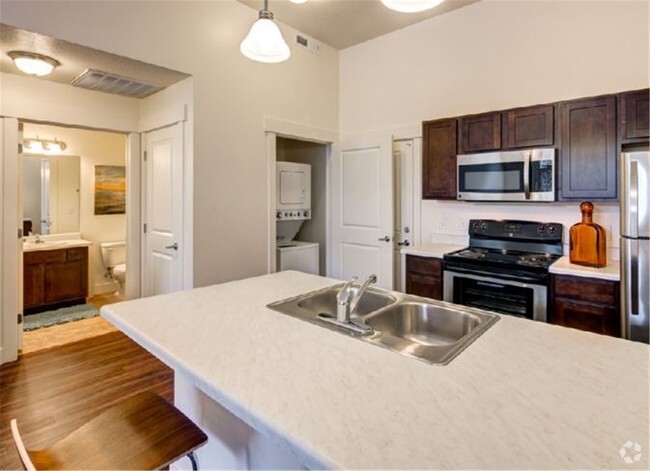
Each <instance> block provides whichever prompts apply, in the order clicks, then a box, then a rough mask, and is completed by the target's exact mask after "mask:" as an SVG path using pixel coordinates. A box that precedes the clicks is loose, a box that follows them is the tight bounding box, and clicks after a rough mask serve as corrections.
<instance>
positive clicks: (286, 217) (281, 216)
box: [275, 209, 311, 221]
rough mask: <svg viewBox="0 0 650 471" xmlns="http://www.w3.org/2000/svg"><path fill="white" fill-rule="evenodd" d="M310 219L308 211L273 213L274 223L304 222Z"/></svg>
mask: <svg viewBox="0 0 650 471" xmlns="http://www.w3.org/2000/svg"><path fill="white" fill-rule="evenodd" d="M308 219H311V211H310V210H309V209H285V210H277V211H276V212H275V220H276V221H305V220H308Z"/></svg>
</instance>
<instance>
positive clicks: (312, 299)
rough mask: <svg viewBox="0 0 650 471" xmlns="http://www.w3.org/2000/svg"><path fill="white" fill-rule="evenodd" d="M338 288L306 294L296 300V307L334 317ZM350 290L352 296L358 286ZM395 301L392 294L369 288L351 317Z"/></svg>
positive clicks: (354, 294) (373, 310) (357, 289)
mask: <svg viewBox="0 0 650 471" xmlns="http://www.w3.org/2000/svg"><path fill="white" fill-rule="evenodd" d="M340 289H341V287H340V286H337V287H336V289H329V290H327V291H324V292H322V293H316V294H314V295H313V296H308V297H306V298H304V299H301V300H299V301H298V307H301V308H303V309H307V310H309V311H313V312H315V313H317V314H329V315H331V316H334V317H336V304H337V301H336V295H337V294H338V292H339V291H340ZM350 291H351V292H352V297H354V296H356V295H357V293H358V292H359V287H358V286H353V287H352V289H351V290H350ZM395 301H396V299H395V298H394V297H393V296H390V295H388V294H385V293H382V292H379V291H375V290H373V289H369V290H367V291H366V292H365V293H364V295H363V297H362V298H361V300H360V301H359V304H358V305H357V308H356V309H355V310H354V312H352V313H351V317H359V316H365V315H367V314H370V313H371V312H375V311H378V310H380V309H382V308H385V307H386V306H389V305H391V304H394V303H395Z"/></svg>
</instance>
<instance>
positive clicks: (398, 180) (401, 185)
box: [393, 139, 415, 291]
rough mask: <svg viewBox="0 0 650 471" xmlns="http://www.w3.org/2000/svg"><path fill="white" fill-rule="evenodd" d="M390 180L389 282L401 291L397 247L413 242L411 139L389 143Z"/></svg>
mask: <svg viewBox="0 0 650 471" xmlns="http://www.w3.org/2000/svg"><path fill="white" fill-rule="evenodd" d="M393 182H394V185H395V186H394V189H393V192H394V198H393V211H394V215H393V217H394V220H395V224H394V230H393V240H394V241H395V244H394V245H395V250H394V255H393V283H394V288H395V289H396V290H398V291H404V289H405V286H403V282H402V271H403V269H404V267H402V261H403V259H404V257H402V254H401V250H402V248H403V247H408V246H410V245H413V244H414V242H413V241H414V238H413V234H414V227H413V219H414V217H413V216H414V213H415V211H414V209H415V205H414V203H415V201H414V198H413V185H414V152H413V140H412V139H409V140H400V141H395V142H394V143H393Z"/></svg>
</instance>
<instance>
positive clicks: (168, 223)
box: [142, 123, 184, 296]
mask: <svg viewBox="0 0 650 471" xmlns="http://www.w3.org/2000/svg"><path fill="white" fill-rule="evenodd" d="M143 141H144V150H145V160H144V172H143V176H144V181H143V189H144V194H145V203H144V217H143V222H144V224H145V225H146V230H145V231H144V234H143V243H142V247H143V248H144V250H143V258H144V260H143V264H142V265H143V277H142V278H143V286H142V295H143V296H155V295H158V294H164V293H171V292H173V291H178V290H180V289H182V287H183V267H182V263H183V250H184V247H183V240H182V228H183V124H182V123H177V124H174V125H172V126H169V127H165V128H162V129H158V130H156V131H151V132H148V133H145V134H144V136H143Z"/></svg>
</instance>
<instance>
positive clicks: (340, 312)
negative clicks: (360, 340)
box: [336, 276, 359, 322]
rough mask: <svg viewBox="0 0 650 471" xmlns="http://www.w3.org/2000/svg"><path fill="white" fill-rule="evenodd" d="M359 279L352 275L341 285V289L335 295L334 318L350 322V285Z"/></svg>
mask: <svg viewBox="0 0 650 471" xmlns="http://www.w3.org/2000/svg"><path fill="white" fill-rule="evenodd" d="M358 279H359V277H358V276H353V277H352V279H351V280H350V281H348V282H347V283H345V285H343V288H341V291H339V293H338V294H337V295H336V320H337V321H339V322H350V313H351V312H352V309H350V306H351V305H352V302H351V299H350V298H351V297H352V285H353V284H354V283H356V281H357V280H358Z"/></svg>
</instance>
